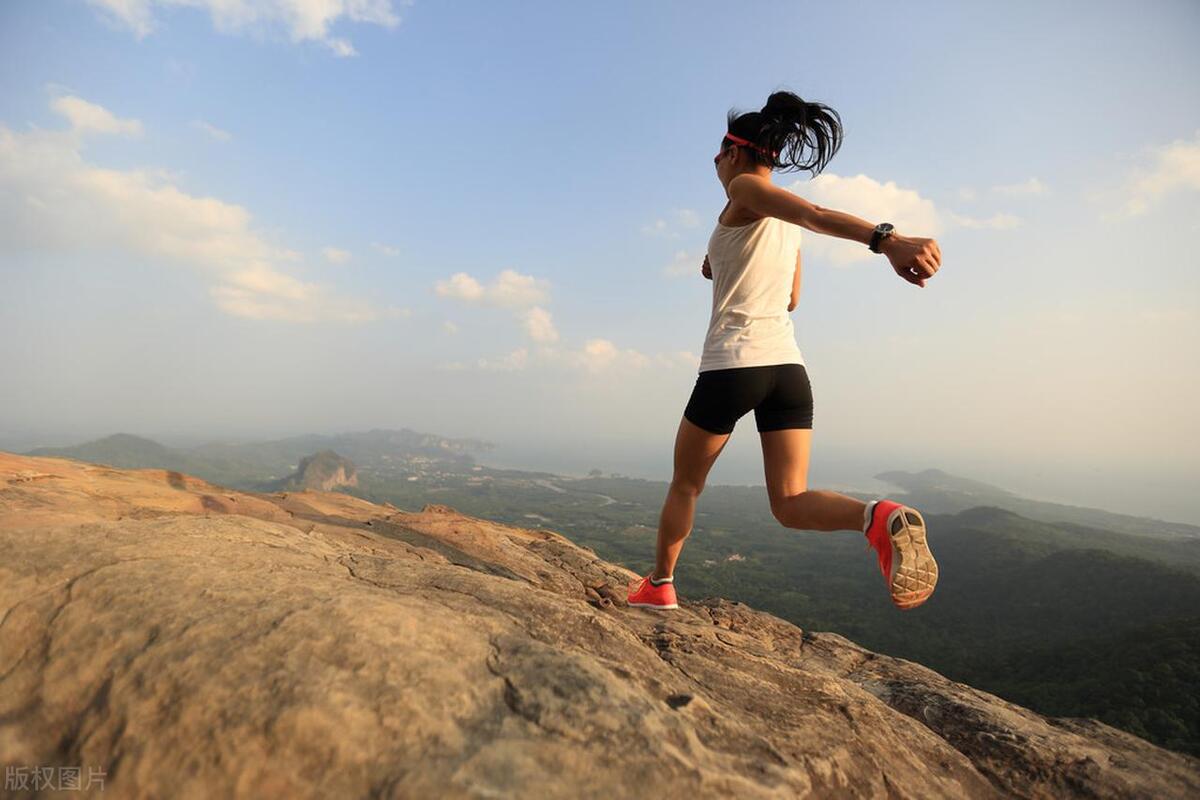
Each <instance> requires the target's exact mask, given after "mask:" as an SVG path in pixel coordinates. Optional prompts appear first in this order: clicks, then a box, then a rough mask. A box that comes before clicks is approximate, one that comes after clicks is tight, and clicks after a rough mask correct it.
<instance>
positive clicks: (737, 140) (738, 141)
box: [725, 133, 779, 158]
mask: <svg viewBox="0 0 1200 800" xmlns="http://www.w3.org/2000/svg"><path fill="white" fill-rule="evenodd" d="M725 138H726V139H728V140H729V141H731V142H733V143H734V144H744V145H746V146H747V147H753V148H754V149H755V150H757V151H758V152H760V153H766V152H768V151H767V148H765V147H759V146H758V145H756V144H755V143H754V142H752V141H750V140H749V139H743V138H742V137H740V136H734V135H733V134H732V133H727V134H725ZM770 153H771V156H772V157H773V158H779V151H778V150H771V151H770Z"/></svg>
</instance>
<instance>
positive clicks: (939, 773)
mask: <svg viewBox="0 0 1200 800" xmlns="http://www.w3.org/2000/svg"><path fill="white" fill-rule="evenodd" d="M651 546H652V542H651V541H650V540H649V539H648V540H647V547H651ZM637 577H638V576H636V575H635V574H634V573H632V572H631V571H629V570H627V569H625V568H623V567H620V566H617V565H614V564H610V563H608V562H605V561H603V560H601V559H599V558H597V556H596V554H595V553H594V552H592V551H590V550H588V549H586V548H582V547H579V546H577V545H574V544H572V543H571V542H570V541H569V540H567V539H566V538H564V537H563V536H560V535H558V534H556V533H552V532H548V531H543V530H527V529H523V528H518V527H511V526H507V525H502V524H498V523H493V522H489V521H487V520H482V519H477V518H473V517H469V516H466V515H463V514H459V513H456V512H455V511H454V510H453V509H450V508H447V507H445V506H438V505H427V506H425V508H424V509H423V510H422V511H421V512H417V513H413V512H406V511H402V510H399V509H397V508H395V507H393V506H390V505H376V504H372V503H369V502H366V501H363V500H359V499H357V498H354V497H352V496H349V495H345V494H339V493H326V492H312V491H305V492H276V493H246V492H236V491H232V490H228V489H225V488H223V487H220V486H216V485H214V484H210V483H207V482H205V481H202V480H200V479H197V478H195V477H192V476H189V475H186V474H182V473H178V472H171V471H165V470H160V469H114V468H111V467H107V466H103V465H98V464H90V463H86V462H82V461H75V460H71V459H64V458H47V457H30V456H21V455H16V454H12V453H5V452H0V765H3V766H4V767H5V768H6V772H7V773H9V774H10V775H12V774H22V775H25V774H28V771H29V770H32V769H34V768H36V767H42V768H46V767H59V766H74V767H80V768H81V770H82V772H83V773H84V774H87V773H88V771H89V769H91V770H100V771H102V772H103V775H104V785H103V790H104V796H106V797H196V798H205V797H215V796H223V797H288V798H309V797H312V798H317V797H347V798H348V797H397V798H399V797H405V798H407V797H464V798H484V797H487V798H495V797H525V796H537V797H551V798H553V797H572V798H575V797H604V798H615V797H632V796H635V795H637V796H644V795H647V794H649V795H651V796H653V795H658V794H660V793H667V794H666V795H665V796H681V795H685V796H691V797H738V798H767V797H807V796H811V797H832V796H838V797H850V796H853V797H894V798H935V797H954V798H962V797H977V798H992V797H995V798H1000V797H1045V798H1061V797H1070V796H1075V797H1159V798H1161V797H1185V796H1189V795H1190V796H1200V761H1197V760H1196V759H1193V758H1190V757H1187V756H1184V755H1180V754H1177V753H1172V752H1169V751H1165V750H1162V749H1160V748H1157V747H1155V746H1154V745H1151V744H1149V743H1148V742H1145V741H1143V740H1141V739H1138V738H1137V737H1134V736H1132V735H1130V734H1126V733H1123V732H1121V731H1118V730H1116V729H1114V728H1111V727H1109V726H1106V725H1103V724H1101V723H1098V722H1095V721H1092V720H1085V719H1061V718H1048V717H1044V716H1041V715H1039V714H1036V713H1034V712H1032V711H1029V710H1027V709H1024V708H1021V707H1019V706H1016V705H1013V704H1011V703H1007V702H1005V701H1003V700H1001V699H999V698H997V697H995V696H993V695H990V694H987V693H985V692H980V691H976V690H975V689H972V688H971V687H969V686H966V685H963V684H960V683H955V682H953V681H949V680H947V679H946V678H944V677H942V676H941V675H939V674H937V673H935V672H933V671H931V670H929V669H926V668H925V667H922V666H920V665H919V664H915V663H912V662H908V661H904V660H901V659H896V658H891V657H888V656H884V655H878V654H875V653H872V652H869V651H867V650H864V649H863V648H861V647H858V646H857V645H855V644H854V643H853V642H850V641H848V640H847V639H845V638H843V637H841V636H838V635H836V634H833V633H817V632H811V631H802V630H801V629H799V628H797V627H796V626H794V625H792V624H790V623H787V622H784V621H782V620H780V619H778V618H776V617H774V616H771V615H770V614H766V613H763V612H759V611H756V610H754V609H753V608H750V607H748V606H746V605H744V604H741V603H736V602H730V601H728V600H724V599H720V598H708V599H704V600H700V601H696V602H686V601H685V602H681V606H680V609H679V610H678V611H675V612H666V613H662V612H653V611H647V610H643V609H636V608H627V607H625V605H624V597H625V587H626V585H627V584H629V583H631V582H632V581H634V580H636V579H637ZM43 791H45V790H43ZM5 793H6V794H8V795H13V796H25V795H26V794H36V793H37V790H35V789H25V788H20V787H17V786H15V785H13V784H9V785H6V789H5Z"/></svg>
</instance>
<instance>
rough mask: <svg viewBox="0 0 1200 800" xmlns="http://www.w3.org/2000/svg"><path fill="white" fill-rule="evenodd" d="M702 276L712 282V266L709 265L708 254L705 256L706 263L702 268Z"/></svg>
mask: <svg viewBox="0 0 1200 800" xmlns="http://www.w3.org/2000/svg"><path fill="white" fill-rule="evenodd" d="M700 274H701V275H703V276H704V277H706V278H708V279H709V280H710V281H711V280H712V265H711V264H709V263H708V254H707V253H705V254H704V263H703V264H702V265H701V266H700Z"/></svg>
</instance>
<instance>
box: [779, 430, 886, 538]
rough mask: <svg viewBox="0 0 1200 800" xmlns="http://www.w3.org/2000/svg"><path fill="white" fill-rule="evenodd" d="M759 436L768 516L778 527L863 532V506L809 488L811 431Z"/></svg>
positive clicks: (853, 500)
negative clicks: (773, 516) (777, 523)
mask: <svg viewBox="0 0 1200 800" xmlns="http://www.w3.org/2000/svg"><path fill="white" fill-rule="evenodd" d="M759 436H760V437H761V438H762V450H763V467H764V468H765V470H766V478H767V496H768V497H769V498H770V500H771V513H772V514H774V515H775V519H777V520H779V522H780V524H782V525H784V526H786V527H788V528H798V529H801V530H807V531H860V532H861V531H862V529H863V513H864V512H865V511H866V508H867V504H866V503H864V502H862V501H861V500H855V499H854V498H853V497H849V496H847V495H844V494H840V493H838V492H831V491H826V490H823V489H809V488H808V454H809V451H810V449H811V446H812V428H784V429H783V430H777V431H762V432H760V433H759Z"/></svg>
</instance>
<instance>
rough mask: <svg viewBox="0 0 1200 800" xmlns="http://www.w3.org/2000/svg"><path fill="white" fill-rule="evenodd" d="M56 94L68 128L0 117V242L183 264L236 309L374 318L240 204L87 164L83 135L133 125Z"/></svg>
mask: <svg viewBox="0 0 1200 800" xmlns="http://www.w3.org/2000/svg"><path fill="white" fill-rule="evenodd" d="M62 99H63V98H59V101H61V100H62ZM59 101H55V106H56V108H58V109H59V110H60V111H62V112H63V113H64V115H65V116H67V118H68V119H69V120H70V121H71V124H72V129H71V130H68V131H46V130H37V129H35V130H32V131H30V132H28V133H16V132H14V131H12V130H10V129H9V128H8V127H6V126H4V125H2V124H0V241H3V242H5V243H7V244H9V245H11V246H13V247H28V248H36V249H44V250H61V249H77V250H80V251H82V252H86V253H92V252H95V251H98V250H109V251H115V252H120V253H124V254H128V255H132V256H135V257H140V258H143V259H146V260H148V261H150V262H154V263H160V264H178V265H184V266H188V267H191V268H194V269H196V270H198V271H199V272H200V273H201V274H203V275H204V276H206V277H207V278H208V279H209V280H210V281H211V284H212V285H211V288H210V290H209V294H210V296H211V298H212V299H213V300H214V302H216V303H217V305H218V306H219V307H220V308H221V309H223V310H224V311H226V312H227V313H229V314H233V315H235V316H241V317H250V318H255V319H276V320H290V321H299V322H312V321H320V320H337V321H344V322H358V321H364V320H369V319H374V318H376V317H378V316H379V314H380V312H379V311H377V310H376V309H375V308H374V307H372V305H371V304H370V303H368V302H366V301H364V300H360V299H357V298H352V297H344V296H342V295H340V294H339V293H337V292H336V291H335V290H333V289H332V288H330V287H328V286H325V285H322V284H317V283H310V282H306V281H303V280H301V279H300V278H298V277H295V276H294V275H292V274H289V272H288V270H289V269H290V268H292V265H294V264H295V263H296V262H297V261H299V259H300V257H299V254H297V253H296V252H294V251H292V250H289V249H287V248H285V247H282V246H280V245H277V244H274V243H272V242H271V241H269V240H268V239H267V238H266V237H265V236H264V235H262V234H260V233H259V232H258V231H256V230H255V229H254V228H253V226H252V225H251V217H250V213H249V212H248V211H247V210H246V209H245V208H242V207H241V206H238V205H234V204H231V203H226V202H224V201H222V200H219V199H217V198H215V197H202V196H197V195H192V194H188V193H187V192H186V191H184V190H183V189H181V188H179V187H178V186H176V185H175V182H174V180H175V179H174V178H172V176H170V174H169V173H166V172H165V171H162V170H147V169H134V170H117V169H107V168H104V167H100V166H96V165H94V164H91V163H89V162H88V161H87V159H86V158H85V156H84V152H83V151H84V143H85V141H86V135H87V134H92V133H129V132H131V131H134V130H140V125H138V126H137V127H136V128H135V127H134V125H133V123H136V120H119V119H117V118H116V117H115V116H114V115H112V114H111V113H110V112H108V111H107V110H105V109H103V108H101V107H100V106H96V105H94V104H92V103H87V102H86V101H80V102H79V103H67V104H65V105H64V104H62V103H61V102H59ZM114 120H115V123H114V122H112V121H114ZM384 313H385V314H387V313H390V312H384Z"/></svg>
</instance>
